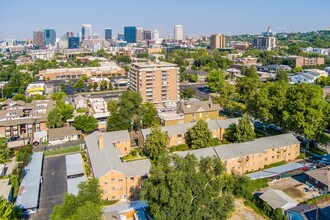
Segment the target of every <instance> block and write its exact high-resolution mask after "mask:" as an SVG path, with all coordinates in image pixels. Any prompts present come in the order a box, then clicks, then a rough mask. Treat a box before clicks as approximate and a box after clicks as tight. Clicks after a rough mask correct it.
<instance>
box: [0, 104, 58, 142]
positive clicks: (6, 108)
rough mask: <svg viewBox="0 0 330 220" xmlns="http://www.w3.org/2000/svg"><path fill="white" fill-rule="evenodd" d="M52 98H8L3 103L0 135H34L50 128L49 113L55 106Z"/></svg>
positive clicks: (0, 114)
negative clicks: (18, 99)
mask: <svg viewBox="0 0 330 220" xmlns="http://www.w3.org/2000/svg"><path fill="white" fill-rule="evenodd" d="M55 104H56V102H55V101H52V100H40V101H33V102H32V103H25V102H22V101H12V100H6V101H5V102H3V103H1V108H2V110H0V136H1V137H7V138H8V137H12V136H15V137H22V136H24V137H27V136H29V137H33V133H34V132H36V131H44V130H48V128H47V125H46V123H47V115H48V112H50V111H51V110H52V109H53V108H54V107H55Z"/></svg>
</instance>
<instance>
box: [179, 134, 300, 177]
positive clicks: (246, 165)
mask: <svg viewBox="0 0 330 220" xmlns="http://www.w3.org/2000/svg"><path fill="white" fill-rule="evenodd" d="M299 151H300V142H299V140H298V139H297V138H296V137H295V136H294V135H293V134H291V133H288V134H282V135H276V136H270V137H263V138H258V139H255V140H253V141H248V142H244V143H233V144H226V145H221V146H217V147H208V148H202V149H197V150H190V151H181V152H176V154H178V155H179V156H183V157H184V156H186V155H187V154H193V155H195V156H196V157H197V158H201V157H208V156H211V157H213V156H215V157H219V158H220V159H221V161H222V162H223V163H224V164H225V167H226V171H227V173H231V172H232V171H234V172H236V173H239V174H243V173H246V172H253V171H257V170H260V169H263V168H264V166H265V165H270V164H273V163H277V162H280V161H291V160H294V159H296V158H297V157H298V156H299Z"/></svg>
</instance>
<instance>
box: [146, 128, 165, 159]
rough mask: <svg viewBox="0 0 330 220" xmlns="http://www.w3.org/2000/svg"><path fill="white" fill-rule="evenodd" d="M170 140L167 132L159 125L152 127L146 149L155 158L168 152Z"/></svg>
mask: <svg viewBox="0 0 330 220" xmlns="http://www.w3.org/2000/svg"><path fill="white" fill-rule="evenodd" d="M169 140H170V138H169V136H168V134H167V132H162V130H161V128H160V127H159V126H155V127H153V128H152V129H151V133H150V134H149V136H148V138H147V141H146V149H147V151H148V152H149V153H150V156H151V157H152V158H153V159H154V160H157V159H158V158H159V157H160V156H161V155H164V154H166V152H167V146H168V143H169Z"/></svg>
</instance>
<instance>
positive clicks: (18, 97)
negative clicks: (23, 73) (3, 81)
mask: <svg viewBox="0 0 330 220" xmlns="http://www.w3.org/2000/svg"><path fill="white" fill-rule="evenodd" d="M12 99H13V100H14V101H18V100H21V101H24V102H25V99H26V97H25V95H23V94H16V95H14V97H13V98H12Z"/></svg>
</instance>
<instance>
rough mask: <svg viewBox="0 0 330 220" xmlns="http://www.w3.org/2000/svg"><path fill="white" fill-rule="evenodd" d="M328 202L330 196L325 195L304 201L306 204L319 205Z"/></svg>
mask: <svg viewBox="0 0 330 220" xmlns="http://www.w3.org/2000/svg"><path fill="white" fill-rule="evenodd" d="M327 201H328V202H329V201H330V194H325V195H322V196H319V197H315V198H312V199H309V200H307V201H306V204H309V205H311V204H313V205H314V204H319V203H324V202H327Z"/></svg>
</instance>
